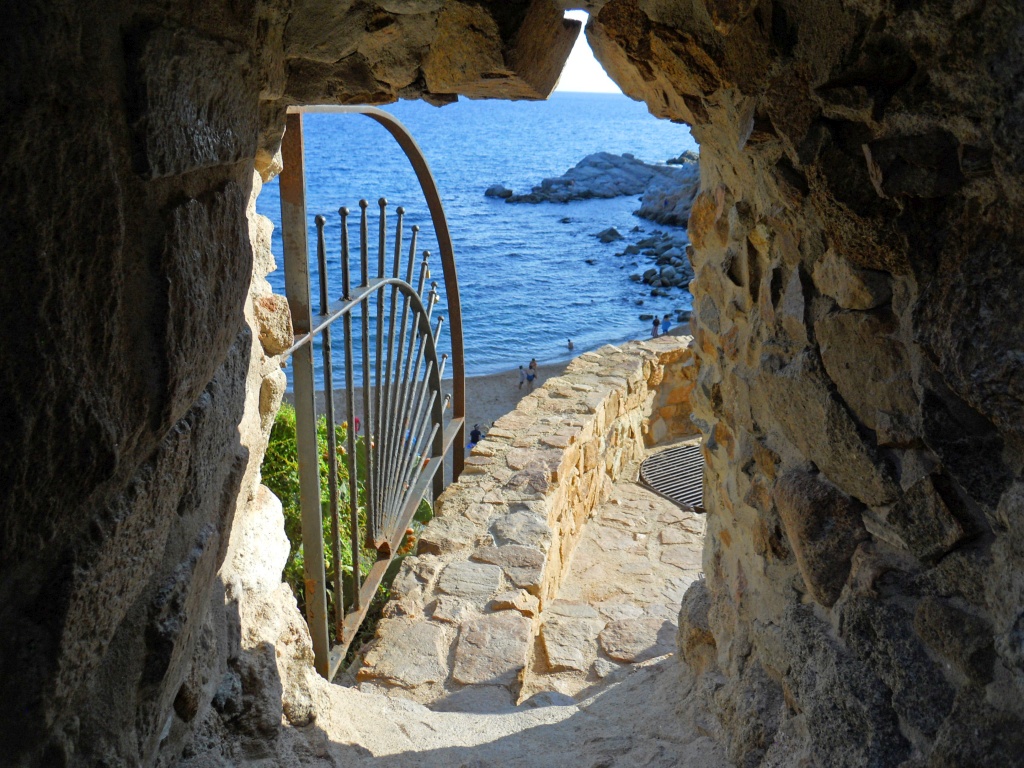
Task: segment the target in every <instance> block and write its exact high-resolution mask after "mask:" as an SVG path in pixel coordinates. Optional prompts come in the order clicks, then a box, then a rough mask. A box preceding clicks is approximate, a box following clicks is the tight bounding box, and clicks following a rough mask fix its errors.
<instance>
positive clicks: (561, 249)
mask: <svg viewBox="0 0 1024 768" xmlns="http://www.w3.org/2000/svg"><path fill="white" fill-rule="evenodd" d="M384 109H385V110H386V111H388V112H390V113H392V114H393V115H395V117H397V118H398V119H399V120H400V121H402V123H403V124H404V125H405V126H406V127H407V128H408V129H409V131H410V132H411V133H412V135H413V137H414V138H415V139H416V142H417V143H418V144H419V146H420V148H421V149H422V150H423V153H424V155H425V156H426V159H427V162H428V163H429V165H430V168H431V170H432V172H433V174H434V177H435V179H436V180H437V185H438V188H439V190H440V193H441V199H442V201H443V204H444V208H445V213H446V214H447V219H448V226H449V229H450V231H451V236H452V241H453V244H454V250H455V259H456V264H457V272H458V282H459V293H460V297H461V303H462V314H463V333H464V339H465V350H464V352H465V367H466V373H467V375H485V374H490V373H497V372H500V371H506V370H514V369H516V368H518V366H519V365H525V364H526V363H527V362H528V361H529V360H530V359H531V358H536V359H537V360H538V361H539V362H540V363H550V362H557V361H560V360H564V359H567V358H569V357H572V356H574V355H578V354H580V353H581V352H583V351H586V350H588V349H594V348H596V347H599V346H601V345H604V344H608V343H611V344H619V343H622V342H625V341H627V340H629V339H635V338H644V337H647V336H649V335H650V322H649V321H645V320H641V319H640V315H641V314H649V315H652V314H658V315H662V314H665V313H667V312H672V311H674V310H678V309H689V308H690V302H691V297H690V295H689V294H688V293H686V292H685V291H682V290H680V289H674V290H673V292H672V295H671V296H670V297H652V296H651V295H650V288H649V287H647V286H644V285H643V284H642V283H636V282H633V281H631V280H630V279H629V276H630V275H631V274H633V273H635V272H643V271H644V269H647V268H648V267H649V266H650V263H649V261H648V259H647V258H646V257H643V256H621V255H619V256H617V255H616V254H617V253H621V251H622V249H623V244H624V242H635V240H637V239H640V238H641V237H643V236H645V233H651V232H653V231H655V230H661V231H663V232H675V228H672V227H666V226H663V225H657V224H654V223H653V222H650V221H647V220H644V219H640V218H638V217H636V216H634V215H633V212H634V211H635V210H636V209H637V208H638V207H639V198H638V197H634V196H628V197H617V198H611V199H607V200H585V201H577V202H571V203H539V204H525V203H519V204H509V203H506V202H504V201H503V200H500V199H497V198H489V197H485V196H484V191H485V190H486V189H487V188H488V187H489V186H491V185H494V184H501V185H504V186H506V187H508V188H510V189H512V190H514V191H515V192H516V193H524V192H528V191H529V190H530V189H531V188H532V187H533V186H535V185H538V184H540V182H541V180H542V179H544V178H547V177H552V176H559V175H561V174H563V173H564V172H565V171H567V170H568V169H569V168H572V167H573V166H575V165H576V164H577V163H578V162H579V161H580V160H582V159H583V158H584V157H585V156H587V155H589V154H592V153H594V152H601V151H604V152H611V153H615V154H623V153H627V152H628V153H632V154H633V155H635V156H636V157H637V158H639V159H641V160H644V161H647V162H665V161H666V160H668V159H669V158H673V157H677V156H678V155H680V154H681V153H682V152H683V151H685V150H688V149H692V150H695V149H696V148H697V145H696V143H695V142H694V140H693V138H692V137H691V136H690V132H689V129H688V128H687V127H686V126H684V125H677V124H673V123H670V122H668V121H665V120H658V119H656V118H654V117H653V116H651V115H650V114H649V113H648V112H647V108H646V105H644V104H643V103H641V102H636V101H632V100H631V99H629V98H628V97H626V96H623V95H621V94H589V93H564V92H556V93H554V94H553V95H552V96H551V97H550V98H549V99H548V100H546V101H534V102H530V101H518V102H512V101H489V100H488V101H472V100H465V99H462V100H460V101H459V102H457V103H455V104H450V105H447V106H445V107H442V108H437V107H433V106H431V105H429V104H427V103H425V102H422V101H401V102H398V103H396V104H392V105H389V106H385V107H384ZM303 120H304V137H305V158H306V188H307V189H306V201H307V202H306V209H307V215H308V216H309V244H310V258H311V261H312V262H313V263H314V264H315V245H316V234H315V228H314V223H313V221H314V217H315V216H316V215H317V214H323V215H324V216H325V217H326V219H327V227H326V232H327V237H326V240H327V243H328V261H329V263H330V264H331V267H330V268H329V274H328V282H329V284H330V286H331V294H332V295H337V293H339V292H340V286H341V277H340V262H339V253H340V247H339V245H338V243H339V236H340V221H339V216H338V213H337V211H338V208H339V207H340V206H343V205H344V206H347V207H348V208H349V209H351V210H352V211H353V212H354V214H353V216H352V218H351V219H350V227H351V232H352V233H353V239H352V248H353V253H356V252H357V245H356V240H355V236H354V235H355V232H356V231H357V227H358V211H359V207H358V201H359V200H360V199H363V198H365V199H367V200H369V201H370V209H369V210H370V213H371V214H372V215H371V227H370V229H371V233H375V232H376V211H377V200H378V199H379V198H380V197H385V198H387V200H388V203H389V222H390V223H389V227H388V228H389V234H388V239H389V243H390V242H391V238H392V237H393V224H394V209H395V208H396V207H397V206H399V205H401V206H403V207H404V208H405V210H406V225H407V227H408V226H411V225H412V224H418V225H419V226H420V228H421V231H420V234H419V237H420V241H419V249H418V250H422V249H427V250H430V251H432V252H434V253H436V250H437V245H436V240H435V239H434V233H433V229H432V227H431V225H430V215H429V212H428V210H427V205H426V202H425V200H424V198H423V194H422V192H421V191H420V188H419V183H418V181H417V179H416V176H415V174H414V172H413V170H412V167H411V166H410V164H409V161H408V160H407V158H406V157H405V155H404V154H403V152H402V151H401V149H400V148H399V147H398V145H397V144H396V143H395V142H394V140H393V139H392V138H391V136H390V134H388V133H387V131H386V130H385V129H384V128H383V127H382V126H380V125H379V124H377V123H376V122H375V121H373V120H372V119H370V118H368V117H366V116H364V115H355V114H307V115H305V116H304V118H303ZM256 207H257V210H258V212H259V213H261V214H263V215H265V216H268V217H269V218H270V219H271V220H272V221H273V222H274V224H275V229H274V238H273V244H272V248H273V251H274V255H275V259H276V261H277V264H278V269H277V270H276V271H275V272H273V273H272V274H270V275H269V276H268V280H269V281H270V283H271V285H272V286H273V287H274V290H275V292H278V293H282V294H283V293H284V272H283V269H282V264H283V255H282V246H281V230H280V221H281V209H280V197H279V190H278V183H277V181H276V180H273V181H271V182H270V183H268V184H267V185H265V186H264V188H263V192H262V194H261V195H260V196H259V198H258V199H257V203H256ZM608 227H615V228H616V229H618V230H619V231H620V232H621V233H623V234H624V235H626V236H627V240H626V241H620V242H617V243H616V242H613V243H607V244H605V243H601V242H600V241H599V240H598V239H597V238H596V237H595V235H596V234H597V233H598V232H600V231H602V230H604V229H606V228H608ZM635 227H639V228H640V231H634V228H635ZM677 234H679V235H680V236H682V237H685V230H681V229H680V230H678V232H677ZM375 243H376V240H375V236H374V237H373V238H371V244H372V245H375ZM405 243H406V247H407V244H408V232H406V240H405ZM391 252H392V246H391V245H389V250H388V253H389V254H390V253H391ZM372 253H373V250H372V248H371V254H372ZM389 258H390V257H389ZM372 261H373V259H372V256H371V263H372ZM432 264H433V268H432V279H434V280H437V281H438V282H439V283H440V286H439V288H440V291H441V293H442V298H441V301H440V302H439V307H440V309H439V310H436V311H437V312H440V313H442V314H443V313H444V309H443V307H444V302H445V297H444V291H445V286H444V282H443V279H442V276H441V265H440V260H439V259H438V258H437V257H436V256H434V258H433V260H432ZM403 271H404V267H403ZM312 284H313V297H314V307H316V298H315V297H316V296H317V295H318V294H317V290H318V289H317V278H316V275H315V274H314V275H313V276H312ZM446 339H447V335H446V334H445V335H444V337H443V339H442V343H441V346H442V348H444V347H446V345H447V341H446ZM569 339H572V341H573V345H574V347H575V349H574V351H572V352H570V351H569V349H568V340H569ZM335 347H336V348H337V347H340V344H338V343H337V342H336V344H335ZM336 354H337V353H336ZM317 359H319V355H317ZM318 378H319V372H318Z"/></svg>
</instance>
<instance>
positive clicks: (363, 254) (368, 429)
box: [355, 200, 377, 609]
mask: <svg viewBox="0 0 1024 768" xmlns="http://www.w3.org/2000/svg"><path fill="white" fill-rule="evenodd" d="M368 205H369V203H368V202H367V201H366V200H360V201H359V207H360V208H361V209H362V213H361V214H360V218H359V268H360V272H361V275H362V278H363V285H362V287H363V288H365V287H367V286H368V285H369V284H370V253H369V232H368V228H367V221H366V208H367V206H368ZM360 316H361V321H362V328H361V330H362V340H363V427H364V428H365V432H364V433H363V444H364V445H365V446H366V537H367V538H368V539H370V540H371V541H372V540H373V538H374V537H375V536H376V532H375V531H374V525H375V523H374V518H375V516H376V512H375V506H376V503H377V500H376V497H375V495H374V492H375V490H376V489H375V488H374V486H373V480H374V478H373V473H374V465H375V464H376V459H375V457H374V454H373V414H372V413H371V412H370V336H369V334H370V300H369V298H364V299H363V300H362V301H361V302H360ZM360 601H361V598H360V596H359V593H358V592H357V593H356V594H355V607H356V608H357V609H358V608H359V607H360Z"/></svg>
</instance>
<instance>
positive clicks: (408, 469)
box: [395, 329, 433, 498]
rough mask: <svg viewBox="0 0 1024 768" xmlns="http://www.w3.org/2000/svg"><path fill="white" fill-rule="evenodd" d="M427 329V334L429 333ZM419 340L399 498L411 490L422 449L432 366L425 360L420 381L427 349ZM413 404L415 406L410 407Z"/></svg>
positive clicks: (421, 336)
mask: <svg viewBox="0 0 1024 768" xmlns="http://www.w3.org/2000/svg"><path fill="white" fill-rule="evenodd" d="M429 332H430V331H429V329H428V330H427V333H429ZM418 338H419V340H420V346H419V349H418V350H417V353H416V365H415V366H414V369H413V381H414V384H413V390H412V392H411V401H410V404H409V407H408V412H409V413H411V414H412V418H411V419H410V420H409V443H408V445H406V447H405V451H404V453H403V462H402V464H403V466H404V467H405V471H404V475H403V481H402V483H400V484H398V485H397V487H396V489H395V490H396V493H398V494H399V498H402V497H404V496H405V493H406V491H407V489H408V488H411V487H412V485H413V483H411V482H410V480H409V478H410V476H411V475H412V474H413V472H414V470H415V469H416V467H417V466H419V465H420V464H422V463H423V462H422V456H418V455H417V449H422V447H423V444H422V443H421V442H420V441H421V439H422V434H423V426H422V425H423V423H424V419H423V400H424V397H425V395H426V391H427V381H428V380H429V378H430V371H431V368H432V366H433V362H432V361H430V360H427V367H426V370H425V371H424V376H423V379H422V380H420V378H419V372H420V363H421V362H422V360H423V357H424V353H425V352H426V349H427V338H426V336H425V335H418ZM412 403H415V406H413V405H412Z"/></svg>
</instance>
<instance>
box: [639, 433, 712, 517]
mask: <svg viewBox="0 0 1024 768" xmlns="http://www.w3.org/2000/svg"><path fill="white" fill-rule="evenodd" d="M640 482H641V483H643V484H644V485H646V486H647V487H648V488H650V489H651V490H652V491H654V492H656V493H658V494H661V495H662V496H664V497H665V498H666V499H668V500H669V501H674V502H675V503H676V504H680V505H682V506H684V507H692V508H700V507H701V506H702V505H703V503H704V457H703V456H702V455H701V453H700V445H699V444H697V443H694V444H691V445H680V446H679V447H677V448H669V449H668V450H665V451H661V452H660V453H656V454H654V455H653V456H651V457H650V458H648V459H644V461H643V463H641V464H640Z"/></svg>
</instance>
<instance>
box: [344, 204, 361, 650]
mask: <svg viewBox="0 0 1024 768" xmlns="http://www.w3.org/2000/svg"><path fill="white" fill-rule="evenodd" d="M338 213H339V214H341V289H342V291H343V295H344V297H345V298H346V299H348V298H349V297H350V296H351V295H352V282H351V281H352V277H351V272H350V271H349V260H350V258H351V257H350V255H349V250H348V208H341V209H340V210H339V211H338ZM342 322H343V323H344V328H345V405H346V406H347V408H348V430H347V433H348V434H347V438H348V513H349V516H350V518H349V546H350V547H351V548H352V592H353V594H354V595H355V599H354V604H355V607H356V609H357V610H358V608H359V589H360V587H361V586H362V576H363V574H362V572H361V571H360V562H359V561H360V549H361V548H362V546H361V542H362V539H361V538H360V536H359V452H358V450H357V449H356V421H355V416H356V387H355V371H354V368H355V361H354V360H353V359H352V313H351V312H346V313H345V316H344V318H343V320H342ZM342 599H344V597H343V598H342ZM339 638H341V636H340V635H339ZM348 639H349V638H342V642H344V641H345V640H348Z"/></svg>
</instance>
